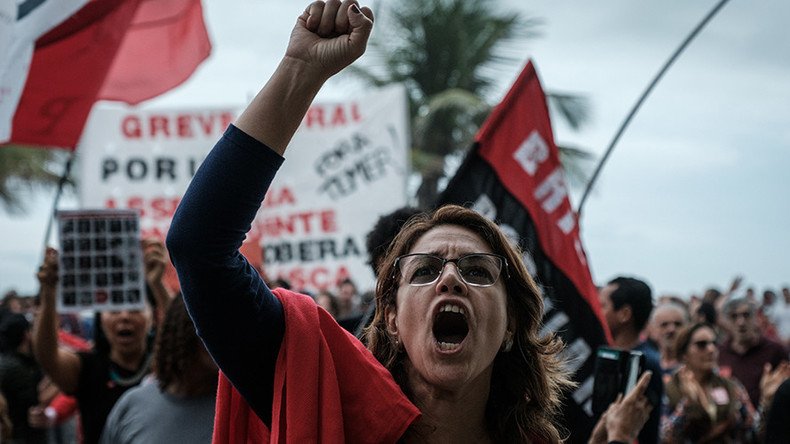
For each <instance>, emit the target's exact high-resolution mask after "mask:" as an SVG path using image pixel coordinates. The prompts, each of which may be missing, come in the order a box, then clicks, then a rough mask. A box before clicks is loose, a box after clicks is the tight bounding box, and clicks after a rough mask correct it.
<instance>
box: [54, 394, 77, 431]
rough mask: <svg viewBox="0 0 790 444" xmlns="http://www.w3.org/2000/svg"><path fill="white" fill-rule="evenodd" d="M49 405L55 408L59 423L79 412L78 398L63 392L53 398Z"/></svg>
mask: <svg viewBox="0 0 790 444" xmlns="http://www.w3.org/2000/svg"><path fill="white" fill-rule="evenodd" d="M48 407H52V408H53V409H55V413H57V415H58V416H57V418H56V421H57V423H58V424H60V423H61V422H63V421H65V420H67V419H69V418H71V416H72V415H74V414H75V413H77V398H75V397H73V396H69V395H66V394H63V393H58V394H57V395H55V397H54V398H52V401H51V402H50V403H49V406H48Z"/></svg>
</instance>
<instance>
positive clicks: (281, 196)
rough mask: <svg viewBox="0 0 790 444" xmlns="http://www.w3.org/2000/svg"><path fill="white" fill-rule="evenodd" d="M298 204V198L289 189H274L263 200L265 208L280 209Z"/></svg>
mask: <svg viewBox="0 0 790 444" xmlns="http://www.w3.org/2000/svg"><path fill="white" fill-rule="evenodd" d="M295 203H296V198H295V197H294V194H293V192H292V191H291V189H290V188H288V187H283V188H274V189H271V190H269V192H268V193H266V197H264V198H263V205H262V206H263V208H273V207H279V206H281V205H293V204H295Z"/></svg>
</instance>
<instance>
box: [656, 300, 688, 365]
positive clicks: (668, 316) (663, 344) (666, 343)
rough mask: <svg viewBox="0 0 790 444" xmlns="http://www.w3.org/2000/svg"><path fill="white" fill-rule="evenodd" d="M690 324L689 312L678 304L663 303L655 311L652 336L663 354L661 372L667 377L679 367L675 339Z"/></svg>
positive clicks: (672, 302)
mask: <svg viewBox="0 0 790 444" xmlns="http://www.w3.org/2000/svg"><path fill="white" fill-rule="evenodd" d="M688 323H689V313H688V311H687V310H686V308H685V307H684V306H682V305H680V304H678V303H677V302H674V301H666V302H662V303H660V304H658V306H656V308H655V310H653V316H652V318H651V321H650V330H651V331H652V334H651V336H652V337H653V339H654V340H655V341H656V343H657V345H658V350H659V352H660V354H661V361H660V364H661V372H662V373H663V374H664V375H665V376H667V375H671V374H672V373H674V372H675V370H677V368H678V366H679V362H678V357H677V354H676V353H675V339H677V334H678V332H679V331H680V330H681V329H683V327H685V326H686V325H687V324H688Z"/></svg>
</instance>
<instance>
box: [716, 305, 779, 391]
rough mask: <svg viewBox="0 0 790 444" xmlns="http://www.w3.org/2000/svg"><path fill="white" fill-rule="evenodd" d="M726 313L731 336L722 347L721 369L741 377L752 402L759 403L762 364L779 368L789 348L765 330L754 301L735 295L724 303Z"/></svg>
mask: <svg viewBox="0 0 790 444" xmlns="http://www.w3.org/2000/svg"><path fill="white" fill-rule="evenodd" d="M724 317H725V318H726V319H727V321H728V322H729V324H730V336H729V337H728V338H727V339H726V340H725V341H724V343H722V345H721V347H719V369H720V371H721V373H722V374H723V375H724V376H733V377H735V378H736V379H738V380H739V381H740V382H741V384H743V386H744V387H745V388H746V391H748V392H749V398H750V399H751V400H752V404H753V405H755V406H757V405H759V401H760V378H761V377H762V374H763V367H764V366H765V364H770V365H771V368H776V366H777V365H779V364H780V363H781V362H782V361H786V360H787V351H786V350H785V348H784V346H782V345H781V344H779V343H778V342H775V341H772V340H770V339H768V338H766V337H765V336H764V335H763V334H762V332H761V331H760V328H759V326H758V325H757V306H756V305H755V303H754V302H752V301H750V300H748V299H746V298H738V299H732V300H731V301H729V302H728V303H727V304H726V305H725V306H724Z"/></svg>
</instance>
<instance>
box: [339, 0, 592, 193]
mask: <svg viewBox="0 0 790 444" xmlns="http://www.w3.org/2000/svg"><path fill="white" fill-rule="evenodd" d="M496 3H497V2H496V0H401V1H399V2H391V3H387V4H386V7H387V9H385V10H384V11H382V8H378V9H377V10H378V11H380V12H379V17H377V30H376V33H375V34H374V37H373V39H372V40H371V43H370V46H371V49H370V50H369V51H368V56H367V57H366V64H365V65H364V66H358V65H355V66H352V68H351V69H352V72H353V73H354V74H355V75H357V76H358V77H361V78H362V79H364V80H365V81H366V82H368V83H369V84H371V85H374V86H384V85H387V84H390V83H402V84H404V85H405V86H406V90H407V92H408V97H409V107H410V115H411V120H412V143H413V145H412V166H413V168H414V170H415V171H416V172H418V173H419V174H420V175H421V178H422V184H421V185H420V189H419V190H418V192H417V194H418V205H420V206H421V207H428V206H430V205H431V204H432V203H433V201H434V200H435V198H436V196H437V194H438V184H439V183H440V181H441V180H442V178H444V177H445V174H446V171H445V158H446V157H447V156H450V155H457V154H458V153H459V152H463V151H465V150H466V149H468V148H469V147H470V146H471V144H472V141H473V139H474V135H475V133H476V132H477V129H478V128H479V126H480V125H481V124H482V122H483V121H484V120H485V118H486V117H487V116H488V114H489V113H490V111H491V108H492V105H491V104H490V103H488V102H487V100H486V97H488V96H489V95H490V94H491V93H492V92H493V89H494V88H496V87H498V86H501V83H502V82H501V78H502V75H503V73H504V72H505V71H507V70H508V69H509V70H511V71H512V67H513V66H514V65H515V66H521V65H523V64H524V63H525V61H526V60H525V57H524V51H523V46H524V43H525V42H526V41H528V40H529V39H530V38H534V37H535V36H537V35H538V33H537V28H538V27H539V26H540V24H541V22H540V20H537V19H533V18H526V17H524V16H522V15H520V14H518V13H514V12H512V11H502V9H501V8H498V7H497V5H496ZM382 6H384V5H382ZM548 97H549V104H550V106H551V107H552V110H553V111H554V112H555V113H556V114H558V115H560V116H562V117H563V118H564V119H566V121H567V123H568V124H569V126H570V127H571V128H578V127H579V126H580V125H581V124H582V122H584V120H585V119H586V117H587V106H586V102H585V100H584V99H583V98H581V97H578V96H575V95H571V94H557V95H553V94H550V93H549V94H548ZM562 157H563V158H565V159H566V160H567V159H574V160H573V162H574V163H576V171H583V168H581V167H580V166H579V163H578V160H579V159H584V158H585V157H588V156H586V155H585V152H584V151H582V150H578V149H575V150H573V151H572V152H570V153H569V154H568V153H566V155H565V156H562Z"/></svg>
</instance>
